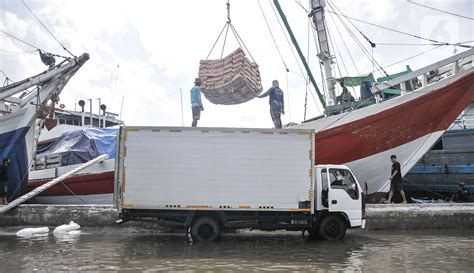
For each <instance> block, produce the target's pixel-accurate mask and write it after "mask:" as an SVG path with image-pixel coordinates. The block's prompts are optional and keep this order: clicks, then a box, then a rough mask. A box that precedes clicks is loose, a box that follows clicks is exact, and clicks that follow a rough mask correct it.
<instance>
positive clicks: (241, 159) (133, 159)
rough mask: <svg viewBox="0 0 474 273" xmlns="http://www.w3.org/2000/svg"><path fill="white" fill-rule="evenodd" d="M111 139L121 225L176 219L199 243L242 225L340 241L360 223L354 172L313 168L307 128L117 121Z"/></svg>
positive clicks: (361, 215) (311, 140)
mask: <svg viewBox="0 0 474 273" xmlns="http://www.w3.org/2000/svg"><path fill="white" fill-rule="evenodd" d="M117 143H118V144H117V145H118V147H117V158H116V169H115V172H116V174H115V194H114V203H115V205H116V206H117V208H118V210H119V214H120V221H119V222H126V221H129V220H138V221H152V222H156V223H158V224H162V225H167V226H170V225H176V226H180V227H182V228H184V230H186V232H189V233H190V235H191V237H192V238H193V239H194V240H196V241H214V240H216V239H218V238H219V237H220V235H221V233H222V232H223V231H224V230H235V229H243V228H251V229H261V230H276V229H284V230H301V231H303V232H305V231H308V232H309V235H310V236H312V237H316V236H319V237H322V238H324V239H328V240H338V239H341V238H342V237H344V235H345V232H346V229H347V228H355V227H364V225H365V219H364V202H363V191H362V188H361V186H360V185H359V183H358V182H357V179H356V178H355V177H354V175H353V174H352V172H351V170H350V169H349V168H347V167H346V166H342V165H318V166H315V165H314V153H315V152H317V151H314V131H313V130H296V129H287V130H271V129H241V128H184V127H132V126H123V127H121V128H120V131H119V134H118V141H117Z"/></svg>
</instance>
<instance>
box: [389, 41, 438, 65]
mask: <svg viewBox="0 0 474 273" xmlns="http://www.w3.org/2000/svg"><path fill="white" fill-rule="evenodd" d="M440 47H441V46H437V47H433V48H430V49H428V50H425V51H422V52H420V53H418V54H416V55H413V56H411V57H408V58H406V59H403V60H401V61H398V62H396V63H393V64H390V65H387V66H385V67H384V69H387V68H389V67H392V66H394V65H397V64H399V63H403V62H405V61H408V60H411V59H414V58H416V57H418V56H420V55H423V54H425V53H428V52H430V51H433V50H435V49H438V48H440Z"/></svg>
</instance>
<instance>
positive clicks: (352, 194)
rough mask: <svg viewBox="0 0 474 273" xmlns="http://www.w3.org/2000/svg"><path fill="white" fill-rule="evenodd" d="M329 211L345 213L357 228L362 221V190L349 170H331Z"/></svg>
mask: <svg viewBox="0 0 474 273" xmlns="http://www.w3.org/2000/svg"><path fill="white" fill-rule="evenodd" d="M328 176H329V192H328V205H329V211H334V212H336V211H338V212H344V213H345V214H346V215H347V216H348V217H349V221H350V222H351V226H357V225H360V224H361V221H362V199H361V198H362V197H361V196H362V194H361V189H360V187H359V185H358V183H357V181H356V179H355V177H354V176H353V175H352V173H351V172H350V171H349V170H348V169H343V168H329V169H328Z"/></svg>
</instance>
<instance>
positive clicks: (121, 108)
mask: <svg viewBox="0 0 474 273" xmlns="http://www.w3.org/2000/svg"><path fill="white" fill-rule="evenodd" d="M124 99H125V95H123V96H122V106H120V116H119V119H120V120H122V110H123V100H124Z"/></svg>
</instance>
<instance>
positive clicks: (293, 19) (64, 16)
mask: <svg viewBox="0 0 474 273" xmlns="http://www.w3.org/2000/svg"><path fill="white" fill-rule="evenodd" d="M24 1H25V2H26V4H27V5H28V6H29V7H30V8H31V9H32V10H33V12H34V13H35V14H36V15H37V16H38V17H39V18H40V20H41V21H42V22H43V23H44V24H45V25H46V26H47V28H48V29H49V30H50V31H51V32H52V33H53V34H54V36H55V37H56V38H57V39H58V40H59V41H60V42H61V43H63V44H64V45H65V47H66V48H68V49H69V50H70V51H71V52H73V53H74V54H76V55H80V54H82V53H84V52H87V53H89V54H90V60H89V61H88V62H87V63H86V64H85V65H84V66H83V67H82V68H81V69H80V70H79V71H78V72H77V74H76V75H75V76H74V77H73V78H72V79H71V80H70V82H69V83H68V84H67V86H66V87H65V88H64V90H63V92H62V94H61V96H60V98H61V101H60V103H62V104H65V106H66V109H69V110H74V109H75V107H77V109H79V107H78V106H76V105H77V101H78V100H80V99H83V100H87V99H93V109H94V110H93V111H94V112H96V113H98V111H99V102H98V100H97V98H100V99H101V102H102V103H104V104H106V105H107V111H110V112H114V113H117V114H119V113H122V116H121V119H122V120H123V121H124V122H125V124H127V125H149V126H182V125H183V124H184V125H185V126H189V125H190V124H191V121H192V114H191V104H190V92H189V91H190V89H191V88H192V86H193V81H194V78H195V77H197V75H198V69H199V61H200V60H202V59H205V58H206V57H207V55H208V53H209V52H210V50H211V48H212V45H213V44H214V42H215V41H216V39H217V36H218V34H219V32H220V31H221V29H222V27H223V26H224V24H225V22H226V20H227V11H226V2H227V0H199V1H196V0H194V1H193V0H173V1H171V0H168V1H164V0H161V1H158V0H155V1H152V0H134V1H130V0H128V1H127V0H110V1H108V0H101V1H93V0H82V1H78V0H54V1H53V0H24ZM272 2H273V1H269V0H260V1H259V0H239V1H237V0H231V1H230V5H231V12H230V16H231V19H232V24H233V26H234V27H235V29H236V30H237V32H238V33H239V35H240V37H241V38H242V40H243V42H244V43H245V45H246V47H247V48H248V51H249V52H250V54H251V55H252V57H253V58H254V59H255V61H256V62H257V63H258V65H259V68H260V74H261V78H262V85H263V88H264V91H266V90H267V89H268V88H269V87H270V86H271V82H272V80H274V79H277V80H279V82H280V87H281V88H282V89H283V91H284V92H285V100H286V101H285V105H286V109H285V110H286V114H285V115H284V116H283V117H282V121H283V123H288V122H297V123H299V122H301V121H303V120H304V114H305V94H306V91H307V89H308V87H307V84H306V80H305V75H306V73H305V72H304V71H302V70H301V69H300V67H301V68H302V65H301V62H300V61H299V59H297V58H296V57H295V54H296V51H295V50H294V47H293V46H292V45H290V42H288V40H287V39H288V38H287V37H288V34H287V32H286V30H283V29H282V27H281V26H280V23H281V22H280V21H279V20H280V18H279V17H277V16H276V14H275V10H274V6H272ZM413 2H416V3H420V4H423V5H427V6H431V7H434V8H437V9H440V10H444V11H448V12H452V13H456V14H460V15H463V16H468V17H474V1H471V0H426V1H425V0H413ZM330 3H331V5H332V7H337V8H338V9H339V10H340V12H342V13H343V14H345V15H347V16H350V17H354V18H357V19H360V20H362V21H365V22H369V23H373V24H378V25H382V26H385V27H388V28H391V29H395V30H398V31H402V32H406V33H410V34H413V35H418V36H421V37H426V38H430V39H433V40H437V41H442V42H448V43H459V42H467V41H473V40H474V21H473V20H469V19H465V18H463V17H459V16H453V15H449V14H446V13H443V12H439V11H435V10H431V9H428V8H424V7H421V6H419V5H415V4H413V3H409V2H408V1H405V0H378V1H373V0H355V1H347V0H346V1H344V0H331V1H330ZM259 4H260V5H261V6H262V10H263V14H264V15H265V17H266V19H267V21H268V25H269V28H270V29H271V31H269V29H268V27H267V25H266V22H265V17H264V16H263V15H262V10H261V9H260V7H259ZM280 4H281V6H282V8H283V10H284V12H285V13H286V16H287V18H288V21H289V23H290V25H291V27H292V30H293V32H294V33H295V36H296V38H297V40H298V42H299V44H300V47H301V48H302V51H303V52H304V55H305V58H306V59H307V60H308V62H309V66H310V68H311V70H312V73H313V75H314V76H315V78H316V81H317V83H318V85H319V88H320V89H322V88H323V87H322V86H323V84H322V77H321V72H320V68H319V64H318V61H317V57H316V54H317V46H316V43H315V40H314V37H313V32H312V30H311V28H310V27H311V26H310V24H309V19H308V16H307V12H306V11H305V10H304V9H308V7H309V3H308V1H305V0H301V1H294V0H280ZM299 4H301V6H303V7H301V6H300V5H299ZM328 9H329V10H330V7H329V6H328ZM326 21H327V24H328V29H329V33H330V36H331V38H332V41H333V47H332V50H333V52H332V54H333V55H335V64H334V67H333V68H334V73H335V74H336V76H337V77H339V76H340V75H342V76H348V75H349V76H357V75H358V74H366V73H370V72H373V71H374V72H375V76H376V77H380V76H381V75H380V73H379V72H378V71H377V69H374V66H373V64H372V63H371V61H370V60H369V58H368V57H367V56H366V55H365V54H364V53H363V51H362V50H361V49H360V47H359V46H358V44H357V42H356V41H355V40H354V39H353V38H352V36H351V35H350V33H349V32H348V31H346V30H345V26H344V25H343V24H342V23H341V20H340V19H339V18H338V17H337V16H336V15H333V14H330V13H326ZM345 22H346V24H347V26H348V28H349V29H350V30H351V31H352V32H353V33H354V35H355V37H357V39H358V40H360V41H361V44H362V46H363V47H364V48H365V49H366V50H367V51H368V52H369V53H370V54H373V58H374V59H375V60H376V61H377V63H378V64H380V66H382V67H384V68H385V70H386V71H387V72H388V73H389V74H390V73H397V72H400V71H403V70H405V67H406V65H410V67H411V69H413V70H415V69H417V68H421V67H423V66H425V65H428V64H431V63H433V62H435V61H437V60H441V59H444V58H447V57H449V56H452V55H453V54H454V53H455V52H461V51H463V50H465V49H464V48H460V47H454V46H443V47H437V48H435V47H433V46H431V45H426V44H427V43H429V42H427V41H424V40H420V39H417V38H414V37H412V36H408V35H402V34H400V33H396V32H393V31H388V30H385V29H382V28H377V27H374V26H371V25H368V24H364V23H361V22H358V21H352V23H353V24H354V25H355V26H356V27H357V29H358V30H360V31H361V32H362V33H363V34H364V35H365V36H366V37H368V38H369V39H370V40H371V41H373V42H374V43H376V44H377V46H376V47H375V48H374V49H373V52H372V49H371V48H370V45H369V43H368V42H367V41H365V40H364V38H363V36H362V35H361V34H360V33H359V31H358V30H357V29H355V27H354V26H353V25H352V24H351V23H349V22H348V21H345ZM0 29H1V30H4V31H6V32H8V33H10V34H13V35H15V36H16V37H18V38H20V39H22V40H25V41H27V42H29V43H31V44H32V45H34V46H36V47H39V48H41V49H43V50H45V51H48V52H52V53H56V54H59V55H64V56H67V55H68V53H67V52H66V51H64V50H63V49H62V47H61V46H60V45H59V44H58V43H57V42H56V40H55V39H54V38H52V37H51V36H50V35H49V34H48V33H47V32H46V30H45V29H44V28H43V27H42V26H41V24H40V23H39V22H38V21H37V20H36V19H35V18H34V17H33V15H32V14H31V13H30V12H29V11H28V10H27V8H26V7H25V6H24V5H23V3H22V1H21V0H0ZM228 35H229V36H228V38H227V42H226V46H225V47H224V55H226V54H227V53H230V52H232V51H234V50H235V49H236V48H237V47H238V44H237V42H236V39H235V37H234V36H233V35H231V34H230V33H229V34H228ZM271 35H273V36H274V38H275V42H276V45H275V42H274V41H273V39H272V36H271ZM400 43H403V44H410V45H383V44H400ZM469 45H474V43H472V42H471V43H469ZM430 49H431V50H430ZM32 50H34V49H33V48H31V47H29V46H28V45H25V44H23V43H20V42H18V41H15V40H13V39H11V38H10V37H8V36H6V35H4V34H3V33H0V70H1V71H2V72H3V73H5V74H6V75H7V76H8V77H9V78H10V79H11V80H14V81H17V80H22V79H25V78H27V77H30V76H33V75H35V74H37V73H39V72H42V71H44V70H45V69H46V66H44V65H43V64H42V63H41V61H40V58H39V56H38V54H37V53H31V51H32ZM221 50H222V39H221V40H220V43H218V44H217V45H216V48H215V49H214V51H213V52H211V55H210V57H209V58H210V59H216V58H219V57H220V52H221ZM278 50H279V51H280V52H281V57H280V55H279V53H278ZM427 50H430V51H429V52H426V53H423V54H421V55H420V56H418V57H415V58H413V59H410V60H407V61H405V62H401V63H399V64H395V65H392V64H394V63H397V62H399V61H401V60H404V59H406V58H409V57H411V56H414V55H416V54H418V53H421V52H425V51H427ZM285 64H286V67H287V68H288V69H289V72H287V71H286V69H285ZM4 80H5V77H4V75H3V74H2V73H0V81H1V82H2V83H3V82H4ZM338 91H339V90H338ZM351 91H353V90H351ZM355 91H356V92H357V93H356V94H355V95H356V97H357V96H359V94H358V90H357V89H356V90H355ZM308 92H309V93H308V99H307V103H306V105H307V107H306V118H311V117H315V116H318V115H320V114H322V107H321V105H320V104H319V103H318V101H317V96H316V94H315V93H314V88H312V87H309V91H308ZM122 101H123V107H122ZM87 103H88V102H87ZM203 103H204V108H205V111H204V112H203V113H202V115H201V120H200V122H199V126H206V127H259V128H270V127H272V125H273V124H272V122H271V118H270V114H269V106H268V98H265V99H259V98H255V99H253V100H251V101H249V102H246V103H243V104H239V105H232V106H224V105H214V104H212V103H211V102H209V101H207V100H206V99H205V98H204V97H203ZM86 109H89V105H87V104H86Z"/></svg>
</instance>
